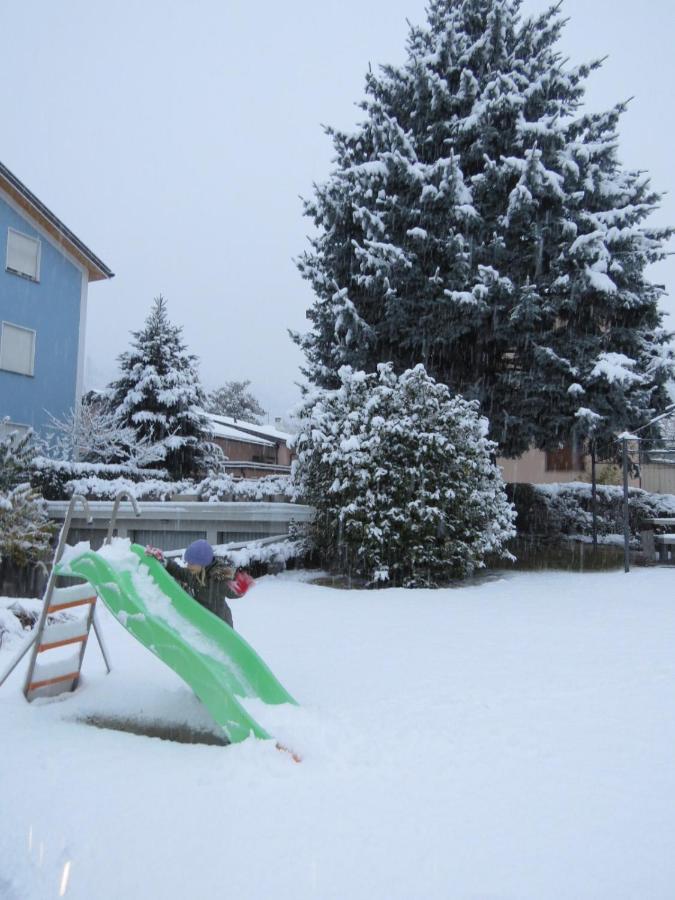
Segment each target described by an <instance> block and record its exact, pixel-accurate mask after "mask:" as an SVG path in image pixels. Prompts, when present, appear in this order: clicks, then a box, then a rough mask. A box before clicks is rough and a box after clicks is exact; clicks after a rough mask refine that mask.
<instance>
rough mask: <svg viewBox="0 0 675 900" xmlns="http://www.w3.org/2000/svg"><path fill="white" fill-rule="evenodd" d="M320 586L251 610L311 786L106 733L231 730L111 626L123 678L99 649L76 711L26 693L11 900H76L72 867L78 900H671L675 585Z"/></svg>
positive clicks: (286, 584) (0, 856)
mask: <svg viewBox="0 0 675 900" xmlns="http://www.w3.org/2000/svg"><path fill="white" fill-rule="evenodd" d="M298 576H300V577H295V573H285V574H283V575H280V576H277V577H266V578H263V579H261V580H260V581H259V583H258V586H257V588H256V590H255V591H253V592H250V593H249V594H247V596H246V597H245V598H242V599H241V600H238V601H233V605H234V616H235V621H236V622H237V625H238V628H239V630H240V631H241V633H242V634H243V635H244V636H245V637H246V638H247V640H249V641H250V642H251V643H252V644H253V646H254V647H255V648H256V649H257V650H258V651H259V652H260V653H261V654H262V656H263V657H264V659H265V660H266V661H267V663H268V664H269V665H270V667H271V668H272V670H273V671H274V672H275V674H276V675H278V676H279V677H280V678H281V679H282V681H283V682H284V684H285V685H286V686H287V687H288V689H289V690H290V691H291V693H292V694H294V695H295V696H296V697H297V699H298V700H299V701H300V702H301V704H302V706H301V708H300V709H299V710H297V715H295V716H293V715H289V714H288V711H287V710H284V709H283V708H282V709H280V710H272V711H271V715H272V717H273V718H274V719H275V729H276V730H277V733H279V734H280V735H282V738H283V740H284V742H286V743H288V744H290V745H291V746H293V747H294V749H299V750H300V752H301V753H302V755H303V762H302V764H300V765H294V764H293V763H292V762H291V761H290V760H289V758H288V757H287V755H286V754H281V753H279V752H277V751H276V750H275V749H274V747H273V745H270V744H269V743H260V742H256V741H247V742H245V743H244V744H241V745H237V746H233V747H217V746H205V745H188V744H179V743H171V742H167V741H161V740H157V739H156V738H146V737H140V736H137V735H135V734H129V733H123V732H121V731H112V730H104V729H98V728H93V727H91V726H88V725H85V724H83V723H82V721H81V720H82V719H84V718H88V717H92V716H98V717H99V720H101V718H103V720H104V721H114V720H115V719H118V720H119V719H126V720H127V721H133V722H134V723H136V726H137V727H142V723H143V722H146V723H148V722H155V723H156V722H157V721H158V720H161V721H163V722H164V723H166V724H175V725H178V724H179V723H183V724H189V725H190V726H193V727H199V728H204V729H206V730H207V729H208V717H206V718H205V716H204V713H203V710H202V708H201V707H200V705H199V703H198V702H197V700H196V698H195V697H194V696H193V695H192V694H191V692H190V691H189V690H188V689H187V688H186V687H185V685H184V684H183V683H182V682H181V681H180V680H179V679H178V678H177V676H175V674H174V673H173V672H171V671H170V670H169V669H167V668H166V667H164V666H162V665H161V663H159V661H158V660H157V659H156V658H155V657H154V656H153V655H152V654H151V653H148V652H147V651H145V650H144V649H143V648H142V647H141V646H140V645H139V644H137V643H136V642H135V641H134V640H133V639H132V638H131V637H130V636H129V635H128V634H127V633H126V632H125V631H124V630H123V629H122V628H121V627H120V624H119V623H118V622H116V621H115V620H113V619H112V618H111V617H110V616H109V615H108V614H107V613H106V614H105V615H103V616H102V627H103V630H104V634H105V636H106V638H107V639H108V644H109V649H110V652H111V656H112V663H113V672H112V674H111V675H109V676H106V675H105V674H104V672H105V670H104V666H103V662H102V660H101V659H100V655H99V653H98V649H97V648H96V645H95V643H94V642H92V644H91V645H90V647H89V648H88V650H87V656H86V659H85V671H84V680H83V685H82V687H81V689H79V690H78V691H77V692H76V693H75V694H74V695H66V696H64V697H61V698H58V699H56V700H53V701H41V702H40V704H39V705H38V704H37V703H34V704H32V705H30V706H29V705H28V704H26V703H25V701H24V700H23V697H22V696H21V694H20V684H21V677H22V675H23V673H24V670H23V668H22V667H20V671H17V673H15V674H13V675H12V676H11V678H10V680H9V682H8V683H7V684H6V685H5V686H4V687H3V689H2V690H1V691H0V734H2V766H0V797H2V821H3V828H2V829H0V860H2V863H1V864H0V896H2V897H3V900H17V898H21V900H41V898H43V897H52V896H54V897H56V896H58V892H59V886H60V883H61V878H62V876H63V872H64V868H65V866H66V865H67V864H68V863H70V869H69V873H70V878H69V882H68V886H67V890H66V893H65V895H64V896H66V897H67V898H68V900H91V898H93V897H95V898H96V900H117V898H119V897H162V898H166V900H183V898H185V897H188V896H190V897H192V896H194V897H200V898H201V897H204V898H209V897H213V898H216V897H221V896H223V895H224V894H227V896H232V897H237V898H238V900H259V898H266V897H274V898H275V900H310V898H312V900H316V898H321V900H332V898H334V900H344V898H352V900H410V898H418V897H419V898H422V897H424V898H425V900H447V898H448V897H451V898H453V900H454V898H458V900H460V898H461V900H465V898H475V897H495V898H496V897H500V898H518V900H542V898H554V897H555V898H556V900H599V898H603V900H604V898H607V900H629V898H631V900H632V898H635V897H639V898H647V897H648V898H650V900H670V898H671V897H672V885H673V883H675V860H674V859H673V855H672V847H671V840H670V836H671V834H672V833H673V829H674V828H675V770H674V769H673V765H672V746H673V743H674V741H675V716H673V713H672V695H673V691H674V689H675V658H674V657H673V652H672V646H673V640H674V638H675V606H674V605H673V603H672V580H673V572H672V570H670V569H653V570H641V571H635V572H632V573H631V574H630V575H627V576H626V575H624V574H623V573H618V574H598V575H576V574H552V573H546V574H544V575H542V574H517V575H511V576H508V577H504V578H500V579H496V580H492V581H486V582H483V583H481V584H480V585H478V586H473V587H463V588H459V589H455V590H450V589H444V590H438V591H423V590H408V591H404V590H395V589H393V590H389V591H381V592H380V591H341V590H335V589H332V588H324V587H318V586H317V585H314V584H309V583H307V582H306V581H304V580H303V579H305V578H306V577H307V573H298ZM6 655H7V654H6V652H5V651H4V650H2V651H0V666H1V665H2V663H3V661H4V658H5V657H6ZM138 723H141V725H140V726H139V725H138ZM120 727H122V726H120ZM17 773H25V777H23V776H22V777H17Z"/></svg>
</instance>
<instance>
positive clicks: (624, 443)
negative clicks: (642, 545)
mask: <svg viewBox="0 0 675 900" xmlns="http://www.w3.org/2000/svg"><path fill="white" fill-rule="evenodd" d="M621 449H622V453H623V569H624V572H630V526H629V523H628V439H627V438H625V437H624V438H622V440H621Z"/></svg>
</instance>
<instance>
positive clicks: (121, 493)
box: [105, 491, 141, 544]
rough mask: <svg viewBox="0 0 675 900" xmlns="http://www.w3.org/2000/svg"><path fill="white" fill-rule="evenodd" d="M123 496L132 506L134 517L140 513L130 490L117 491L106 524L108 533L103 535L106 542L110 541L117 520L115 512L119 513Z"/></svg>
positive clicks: (136, 501)
mask: <svg viewBox="0 0 675 900" xmlns="http://www.w3.org/2000/svg"><path fill="white" fill-rule="evenodd" d="M123 497H126V498H127V500H129V501H130V503H131V506H132V507H133V510H134V514H135V515H136V518H138V517H139V516H140V514H141V510H140V509H139V506H138V500H137V499H136V498H135V497H134V495H133V494H132V493H131V492H130V491H118V493H117V494H116V496H115V502H114V503H113V508H112V513H111V515H110V523H109V525H108V533H107V534H106V536H105V543H106V544H111V543H112V537H113V531H114V528H115V524H116V522H117V514H118V513H119V509H120V503H121V502H122V498H123Z"/></svg>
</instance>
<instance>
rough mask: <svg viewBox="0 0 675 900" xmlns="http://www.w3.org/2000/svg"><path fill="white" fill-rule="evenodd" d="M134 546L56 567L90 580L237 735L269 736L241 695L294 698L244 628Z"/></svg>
mask: <svg viewBox="0 0 675 900" xmlns="http://www.w3.org/2000/svg"><path fill="white" fill-rule="evenodd" d="M128 551H130V552H128V553H127V557H126V559H123V558H120V559H118V558H116V557H115V556H114V554H113V555H108V554H105V552H104V555H101V554H99V553H96V552H94V551H91V550H86V551H84V552H83V553H82V554H80V555H78V556H75V557H72V556H71V557H70V558H69V559H68V561H67V562H65V563H64V564H62V565H60V566H59V567H58V568H57V572H58V573H59V574H62V575H75V576H78V577H81V578H83V579H85V580H86V581H88V582H89V583H90V584H91V585H92V587H93V588H94V589H95V591H96V592H97V594H98V596H99V597H101V599H102V600H103V602H104V603H105V605H106V606H107V607H108V609H109V610H110V612H111V613H112V614H113V615H114V616H115V617H116V618H117V619H118V620H119V621H120V622H121V623H122V625H124V627H125V628H126V629H127V631H128V632H129V633H130V634H132V635H133V636H134V637H135V638H136V640H138V641H140V642H141V644H143V645H144V646H145V647H147V648H148V649H149V650H151V651H152V653H154V654H155V656H157V657H159V659H161V660H162V662H164V663H166V664H167V666H170V667H171V668H172V669H173V670H174V672H176V673H177V674H178V675H180V677H181V678H182V679H183V681H185V683H186V684H188V685H189V686H190V687H191V688H192V690H193V691H194V692H195V694H196V695H197V696H198V697H199V699H200V700H201V701H202V703H203V704H204V706H206V708H207V709H208V710H209V712H210V713H211V715H212V716H213V718H214V719H215V721H216V722H217V723H218V725H220V726H221V727H222V729H223V731H224V732H225V734H226V736H227V738H228V739H229V740H230V741H231V742H233V743H234V742H237V741H243V740H245V739H246V738H248V737H250V736H251V735H255V737H258V738H262V739H268V738H270V737H271V735H269V734H268V733H267V732H266V731H265V729H264V728H262V727H261V726H260V725H259V724H258V723H257V722H256V721H255V719H253V717H252V716H251V715H249V713H248V712H247V711H246V709H244V707H243V706H242V704H241V703H240V702H239V699H238V698H247V697H250V698H258V699H260V700H262V701H263V702H265V703H269V704H280V703H292V704H295V705H297V704H296V701H295V700H294V699H293V698H292V697H291V695H290V694H289V693H288V691H286V690H285V688H284V687H283V686H282V685H281V684H280V683H279V682H278V681H277V679H276V678H275V677H274V675H273V674H272V672H271V671H270V669H269V668H268V667H267V666H266V665H265V663H264V662H263V661H262V660H261V659H260V657H259V656H258V655H257V653H256V652H255V651H254V650H253V648H252V647H251V646H250V645H249V644H247V643H246V641H245V640H244V639H243V638H242V637H241V635H239V634H237V632H236V631H233V630H232V628H230V627H229V625H227V624H226V623H225V622H223V621H222V620H221V619H219V618H218V616H216V615H214V614H213V613H211V612H209V610H207V609H205V608H204V607H203V606H200V604H199V603H197V602H196V601H195V600H193V599H192V597H190V595H189V594H187V593H186V592H185V591H184V590H183V588H182V587H181V586H180V585H179V584H178V583H177V582H176V581H175V580H174V579H173V578H172V577H171V576H170V575H169V574H168V572H167V571H166V570H165V569H164V567H163V566H162V564H161V563H160V562H158V561H157V560H156V559H153V558H151V557H148V556H146V555H145V551H144V550H143V548H142V547H139V546H138V545H136V544H132V545H131V546H130V547H128ZM131 554H134V555H135V556H136V557H138V562H136V560H134V559H133V557H132V556H131Z"/></svg>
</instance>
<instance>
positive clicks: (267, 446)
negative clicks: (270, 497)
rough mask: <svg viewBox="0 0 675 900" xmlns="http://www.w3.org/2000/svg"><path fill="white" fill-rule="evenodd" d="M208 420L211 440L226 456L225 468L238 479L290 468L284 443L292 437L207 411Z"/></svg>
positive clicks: (280, 472)
mask: <svg viewBox="0 0 675 900" xmlns="http://www.w3.org/2000/svg"><path fill="white" fill-rule="evenodd" d="M208 419H209V425H210V427H211V429H212V431H213V440H214V443H216V444H218V446H219V447H220V448H221V450H222V451H223V453H224V454H225V456H226V457H227V459H228V462H227V465H226V468H227V469H228V470H229V471H230V472H232V473H233V474H239V475H241V476H242V478H261V477H262V476H264V475H271V474H275V473H276V474H283V473H287V472H289V471H290V465H291V461H292V459H293V453H292V451H291V449H290V447H289V446H288V443H289V441H290V439H291V437H292V435H290V434H289V433H288V432H286V431H282V430H281V429H280V428H278V427H274V426H272V425H255V424H253V423H251V422H243V421H242V420H241V419H233V418H231V417H230V416H216V415H211V414H209V415H208ZM277 424H280V422H278V423H277Z"/></svg>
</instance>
